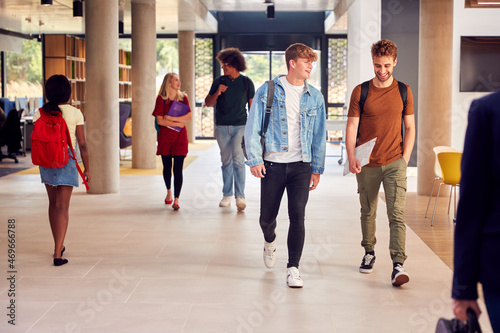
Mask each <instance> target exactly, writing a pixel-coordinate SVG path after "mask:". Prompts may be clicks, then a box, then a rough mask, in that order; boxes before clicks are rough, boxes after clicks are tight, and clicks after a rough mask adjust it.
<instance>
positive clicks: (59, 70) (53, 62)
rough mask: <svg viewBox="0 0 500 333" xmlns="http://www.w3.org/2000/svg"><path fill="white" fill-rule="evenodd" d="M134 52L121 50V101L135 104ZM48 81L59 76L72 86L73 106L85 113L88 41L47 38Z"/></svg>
mask: <svg viewBox="0 0 500 333" xmlns="http://www.w3.org/2000/svg"><path fill="white" fill-rule="evenodd" d="M130 58H131V52H130V51H124V50H119V65H118V67H119V68H118V69H119V75H120V76H119V100H120V102H126V101H127V102H131V101H132V76H131V71H132V66H131V59H130ZM43 67H44V82H45V81H47V79H48V78H49V77H51V76H52V75H55V74H62V75H65V76H66V77H67V78H68V80H69V82H70V83H71V99H70V104H71V105H73V106H74V107H76V108H78V109H80V110H81V111H82V112H83V113H84V114H85V78H86V68H85V40H84V39H83V38H79V37H74V36H70V35H64V34H57V35H44V40H43Z"/></svg>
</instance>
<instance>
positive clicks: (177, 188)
mask: <svg viewBox="0 0 500 333" xmlns="http://www.w3.org/2000/svg"><path fill="white" fill-rule="evenodd" d="M180 88H181V81H180V79H179V76H178V75H177V74H175V73H168V74H167V75H165V78H164V79H163V83H162V85H161V88H160V91H159V92H158V97H157V98H156V106H155V110H154V111H153V116H155V117H156V121H157V122H158V125H160V129H159V132H158V149H157V151H156V155H161V160H162V162H163V179H164V180H165V185H166V186H167V197H166V198H165V204H167V205H170V204H171V203H172V199H173V205H172V208H173V209H174V210H178V209H179V208H180V206H179V196H180V194H181V188H182V169H183V165H184V158H185V157H186V155H187V153H188V138H187V131H186V122H188V121H190V120H191V109H189V111H188V113H186V114H185V115H183V116H179V117H173V116H169V115H167V113H168V111H169V109H170V106H171V105H172V102H173V101H179V102H181V103H184V104H186V105H187V106H189V102H188V99H187V96H186V94H185V93H183V92H181V91H180ZM171 127H177V129H178V128H180V131H178V130H177V129H172V128H171ZM172 159H173V165H174V168H173V169H174V197H173V198H172V191H171V190H170V184H171V178H172Z"/></svg>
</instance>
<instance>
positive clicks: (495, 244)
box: [452, 91, 500, 300]
mask: <svg viewBox="0 0 500 333" xmlns="http://www.w3.org/2000/svg"><path fill="white" fill-rule="evenodd" d="M456 222H457V223H456V229H455V256H454V274H453V289H452V297H453V298H455V299H469V300H472V299H476V298H477V283H478V282H481V283H482V285H483V288H484V290H485V291H488V292H493V293H500V283H499V281H500V263H499V258H500V257H499V253H500V251H499V248H500V91H497V92H496V93H493V94H490V95H487V96H485V97H483V98H481V99H478V100H475V101H473V102H472V104H471V107H470V111H469V124H468V126H467V133H466V136H465V144H464V152H463V156H462V178H461V180H460V201H459V204H458V211H457V221H456Z"/></svg>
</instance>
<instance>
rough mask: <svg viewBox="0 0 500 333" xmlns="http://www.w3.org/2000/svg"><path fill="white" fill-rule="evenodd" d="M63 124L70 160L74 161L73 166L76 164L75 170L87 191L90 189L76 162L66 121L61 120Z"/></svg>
mask: <svg viewBox="0 0 500 333" xmlns="http://www.w3.org/2000/svg"><path fill="white" fill-rule="evenodd" d="M63 122H64V125H65V127H66V137H67V138H68V145H69V149H71V154H72V156H70V158H72V159H73V160H74V161H75V164H76V168H77V170H78V173H79V174H80V177H82V179H83V184H84V185H85V188H86V189H87V191H88V190H89V189H90V188H89V183H87V179H85V175H84V174H83V171H82V169H81V168H80V165H78V161H77V160H76V154H75V150H74V149H73V143H72V142H71V136H70V134H69V129H68V125H67V124H66V121H65V120H64V119H63Z"/></svg>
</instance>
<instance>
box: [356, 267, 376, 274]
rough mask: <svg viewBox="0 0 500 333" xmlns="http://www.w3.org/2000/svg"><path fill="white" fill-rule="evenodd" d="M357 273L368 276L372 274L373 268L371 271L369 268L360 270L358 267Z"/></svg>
mask: <svg viewBox="0 0 500 333" xmlns="http://www.w3.org/2000/svg"><path fill="white" fill-rule="evenodd" d="M359 272H360V273H363V274H370V273H372V272H373V268H371V269H370V268H361V267H360V268H359Z"/></svg>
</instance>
